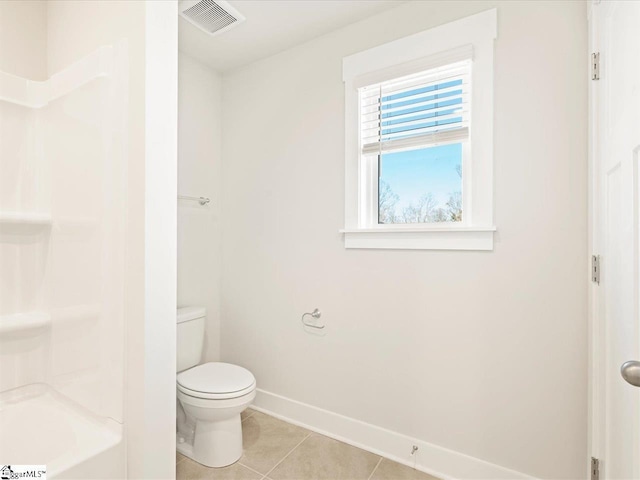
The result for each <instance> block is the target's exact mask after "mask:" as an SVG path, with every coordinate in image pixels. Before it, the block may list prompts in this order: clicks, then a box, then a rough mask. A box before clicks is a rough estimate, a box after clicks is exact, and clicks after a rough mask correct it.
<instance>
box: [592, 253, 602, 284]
mask: <svg viewBox="0 0 640 480" xmlns="http://www.w3.org/2000/svg"><path fill="white" fill-rule="evenodd" d="M591 281H592V282H593V283H597V284H598V285H600V255H592V256H591Z"/></svg>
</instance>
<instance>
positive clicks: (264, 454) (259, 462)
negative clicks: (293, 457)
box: [240, 412, 310, 474]
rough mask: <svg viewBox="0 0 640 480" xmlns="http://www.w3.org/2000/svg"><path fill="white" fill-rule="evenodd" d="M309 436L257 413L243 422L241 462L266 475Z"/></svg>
mask: <svg viewBox="0 0 640 480" xmlns="http://www.w3.org/2000/svg"><path fill="white" fill-rule="evenodd" d="M309 433H310V432H309V431H308V430H305V429H304V428H300V427H297V426H295V425H291V424H290V423H286V422H283V421H281V420H278V419H277V418H273V417H270V416H268V415H265V414H264V413H260V412H255V413H254V414H253V415H251V416H250V417H248V418H247V419H246V420H245V421H244V422H242V437H243V446H244V454H243V456H242V458H241V459H240V463H241V464H243V465H246V466H247V467H249V468H252V469H253V470H256V471H258V472H260V473H262V474H266V473H267V472H268V471H269V470H271V469H272V468H273V467H274V466H275V465H276V464H277V463H278V462H279V461H280V460H282V459H283V458H284V457H285V455H287V453H289V452H290V451H291V450H292V449H293V448H294V447H295V446H296V445H297V444H298V443H300V442H301V441H302V440H304V438H305V437H306V436H307V435H308V434H309Z"/></svg>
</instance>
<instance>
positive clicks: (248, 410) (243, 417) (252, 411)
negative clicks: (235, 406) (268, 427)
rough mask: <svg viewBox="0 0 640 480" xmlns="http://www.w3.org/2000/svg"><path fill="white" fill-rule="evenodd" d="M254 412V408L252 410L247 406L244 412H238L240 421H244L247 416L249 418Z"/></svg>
mask: <svg viewBox="0 0 640 480" xmlns="http://www.w3.org/2000/svg"><path fill="white" fill-rule="evenodd" d="M254 413H256V411H255V410H252V409H251V408H247V409H246V410H245V411H244V412H242V413H241V414H240V418H241V419H242V421H243V422H244V421H245V420H246V419H247V418H249V417H250V416H251V415H253V414H254Z"/></svg>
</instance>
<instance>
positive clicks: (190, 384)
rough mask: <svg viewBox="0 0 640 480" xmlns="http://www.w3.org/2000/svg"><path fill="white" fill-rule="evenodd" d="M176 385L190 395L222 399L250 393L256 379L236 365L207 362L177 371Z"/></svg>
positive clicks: (254, 386)
mask: <svg viewBox="0 0 640 480" xmlns="http://www.w3.org/2000/svg"><path fill="white" fill-rule="evenodd" d="M177 387H178V390H179V391H180V392H182V393H184V394H185V395H189V396H190V397H195V398H202V399H211V400H224V399H228V398H238V397H242V396H244V395H248V394H250V393H251V392H253V391H254V390H255V388H256V379H255V377H254V376H253V374H252V373H251V372H250V371H249V370H247V369H246V368H242V367H240V366H238V365H233V364H230V363H222V362H209V363H204V364H202V365H198V366H196V367H193V368H190V369H188V370H185V371H184V372H181V373H179V374H178V376H177Z"/></svg>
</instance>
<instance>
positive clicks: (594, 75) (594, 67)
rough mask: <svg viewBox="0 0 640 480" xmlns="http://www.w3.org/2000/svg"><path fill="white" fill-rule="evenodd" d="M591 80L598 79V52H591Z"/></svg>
mask: <svg viewBox="0 0 640 480" xmlns="http://www.w3.org/2000/svg"><path fill="white" fill-rule="evenodd" d="M591 80H600V52H596V53H592V54H591Z"/></svg>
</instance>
